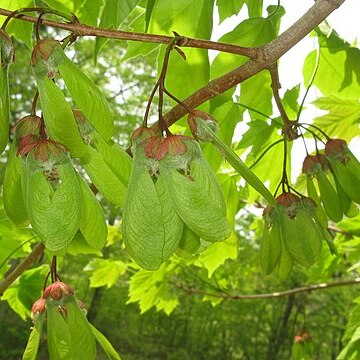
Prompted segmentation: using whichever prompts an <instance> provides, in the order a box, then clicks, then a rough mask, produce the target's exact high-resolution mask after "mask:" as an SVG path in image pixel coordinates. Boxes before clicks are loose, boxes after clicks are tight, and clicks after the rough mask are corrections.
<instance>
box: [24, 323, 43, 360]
mask: <svg viewBox="0 0 360 360" xmlns="http://www.w3.org/2000/svg"><path fill="white" fill-rule="evenodd" d="M43 323H44V319H43V318H39V319H38V320H37V321H35V324H34V327H33V328H32V330H31V333H30V336H29V340H28V342H27V345H26V348H25V351H24V354H23V356H22V360H36V359H37V354H38V350H39V346H40V340H41V332H42V328H43Z"/></svg>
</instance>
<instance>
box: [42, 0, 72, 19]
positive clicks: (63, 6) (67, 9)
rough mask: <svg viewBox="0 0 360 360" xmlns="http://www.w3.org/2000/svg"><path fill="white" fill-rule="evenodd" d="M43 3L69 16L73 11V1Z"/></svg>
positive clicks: (61, 0)
mask: <svg viewBox="0 0 360 360" xmlns="http://www.w3.org/2000/svg"><path fill="white" fill-rule="evenodd" d="M44 1H45V3H46V4H47V5H48V6H49V7H50V8H52V9H55V10H58V11H61V12H63V13H65V14H68V15H69V16H71V13H72V12H73V10H74V1H73V0H44Z"/></svg>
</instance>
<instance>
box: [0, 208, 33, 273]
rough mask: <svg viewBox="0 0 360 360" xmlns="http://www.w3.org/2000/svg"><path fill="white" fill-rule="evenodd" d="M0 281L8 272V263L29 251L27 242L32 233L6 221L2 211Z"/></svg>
mask: <svg viewBox="0 0 360 360" xmlns="http://www.w3.org/2000/svg"><path fill="white" fill-rule="evenodd" d="M0 218H1V222H0V249H1V251H0V279H1V278H2V275H3V274H5V273H6V272H7V270H8V267H9V265H8V264H9V263H10V262H11V261H12V260H13V259H16V258H19V257H24V256H25V255H26V254H27V253H28V252H30V251H31V248H30V243H29V240H31V239H33V238H34V236H33V232H32V230H31V229H28V228H20V227H18V226H15V225H14V224H13V223H12V222H11V221H10V220H8V219H7V217H6V214H5V212H4V209H0Z"/></svg>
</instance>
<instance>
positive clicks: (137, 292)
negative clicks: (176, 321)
mask: <svg viewBox="0 0 360 360" xmlns="http://www.w3.org/2000/svg"><path fill="white" fill-rule="evenodd" d="M175 267H176V264H174V263H170V262H166V263H163V264H162V265H161V266H160V268H159V269H158V270H157V271H147V270H139V271H138V272H137V273H136V274H135V275H133V276H132V277H131V279H130V287H129V300H128V301H127V304H130V303H133V302H139V306H140V311H141V313H142V314H143V313H144V312H146V311H148V310H149V309H151V308H152V307H156V308H157V309H158V310H160V309H161V310H164V311H166V312H167V314H169V311H170V312H171V311H172V310H173V309H174V308H175V306H177V305H178V300H177V298H176V297H174V295H173V292H172V286H171V285H169V284H167V283H166V282H165V281H164V280H165V278H166V274H167V272H169V273H171V271H173V270H174V268H175Z"/></svg>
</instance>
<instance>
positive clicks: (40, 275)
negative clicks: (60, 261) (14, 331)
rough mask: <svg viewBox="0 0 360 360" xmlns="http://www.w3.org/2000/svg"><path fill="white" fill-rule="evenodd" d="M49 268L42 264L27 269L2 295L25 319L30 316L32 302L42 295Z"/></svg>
mask: <svg viewBox="0 0 360 360" xmlns="http://www.w3.org/2000/svg"><path fill="white" fill-rule="evenodd" d="M48 269H49V267H48V265H41V266H38V267H36V268H33V269H30V270H26V271H25V272H23V274H22V275H21V276H20V277H19V278H18V279H17V280H16V281H15V282H14V283H13V285H11V287H9V288H8V289H6V290H5V292H4V294H3V296H2V297H1V300H6V301H7V302H8V304H9V306H10V307H11V308H12V310H14V311H15V312H16V313H17V314H18V315H19V316H20V317H21V318H22V319H23V320H26V318H27V317H29V316H30V310H31V307H32V304H33V303H34V301H35V300H36V299H38V298H39V297H40V296H41V292H42V289H43V285H44V279H45V276H46V274H47V272H48Z"/></svg>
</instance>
